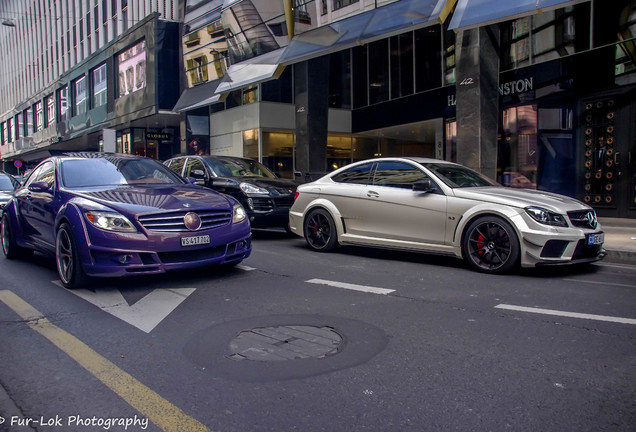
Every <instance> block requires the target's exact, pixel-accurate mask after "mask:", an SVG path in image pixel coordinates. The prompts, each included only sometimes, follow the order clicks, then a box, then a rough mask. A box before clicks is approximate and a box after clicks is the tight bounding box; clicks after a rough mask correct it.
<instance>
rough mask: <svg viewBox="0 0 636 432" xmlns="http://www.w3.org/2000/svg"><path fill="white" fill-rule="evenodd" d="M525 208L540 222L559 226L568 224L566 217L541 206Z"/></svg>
mask: <svg viewBox="0 0 636 432" xmlns="http://www.w3.org/2000/svg"><path fill="white" fill-rule="evenodd" d="M525 210H526V213H528V215H529V216H530V217H531V218H532V219H534V220H536V221H537V222H539V223H540V224H543V225H552V226H558V227H567V226H568V223H567V221H566V220H565V218H564V217H563V216H562V215H560V214H558V213H554V212H551V211H549V210H546V209H544V208H541V207H526V208H525Z"/></svg>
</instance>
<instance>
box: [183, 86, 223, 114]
mask: <svg viewBox="0 0 636 432" xmlns="http://www.w3.org/2000/svg"><path fill="white" fill-rule="evenodd" d="M220 83H221V79H217V80H214V81H210V82H207V83H205V84H200V85H198V86H195V87H191V88H188V89H185V91H184V92H183V93H181V97H180V98H179V100H178V101H177V104H176V105H175V106H174V108H173V109H172V110H173V111H174V112H183V111H188V110H192V109H195V108H199V107H202V106H205V105H210V104H213V103H214V102H218V101H219V100H220V99H221V95H220V94H216V88H217V87H218V86H219V84H220Z"/></svg>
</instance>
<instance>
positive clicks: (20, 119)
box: [15, 112, 24, 138]
mask: <svg viewBox="0 0 636 432" xmlns="http://www.w3.org/2000/svg"><path fill="white" fill-rule="evenodd" d="M15 120H16V122H17V126H18V136H17V138H22V137H23V136H24V114H23V113H21V112H20V113H18V114H17V115H16V116H15Z"/></svg>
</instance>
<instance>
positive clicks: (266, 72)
mask: <svg viewBox="0 0 636 432" xmlns="http://www.w3.org/2000/svg"><path fill="white" fill-rule="evenodd" d="M284 51H285V48H279V49H277V50H275V51H271V52H268V53H266V54H262V55H259V56H256V57H253V58H251V59H248V60H245V61H242V62H240V63H236V64H233V65H232V66H230V68H229V69H228V70H227V73H226V74H225V76H224V77H223V79H222V80H221V82H220V83H219V85H218V87H217V88H216V93H217V95H218V94H221V93H227V92H230V91H232V90H236V89H240V88H241V87H245V86H249V85H255V84H259V83H262V82H265V81H269V80H271V79H277V78H278V77H280V75H281V74H282V73H283V70H284V69H285V66H282V65H281V64H280V57H281V55H282V54H283V52H284Z"/></svg>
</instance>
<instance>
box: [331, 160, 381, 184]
mask: <svg viewBox="0 0 636 432" xmlns="http://www.w3.org/2000/svg"><path fill="white" fill-rule="evenodd" d="M371 167H373V162H370V163H366V164H362V165H356V166H354V167H351V168H349V169H345V170H344V171H341V172H339V173H338V174H336V175H334V176H333V177H331V180H333V181H335V182H337V183H356V184H369V176H370V174H371Z"/></svg>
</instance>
